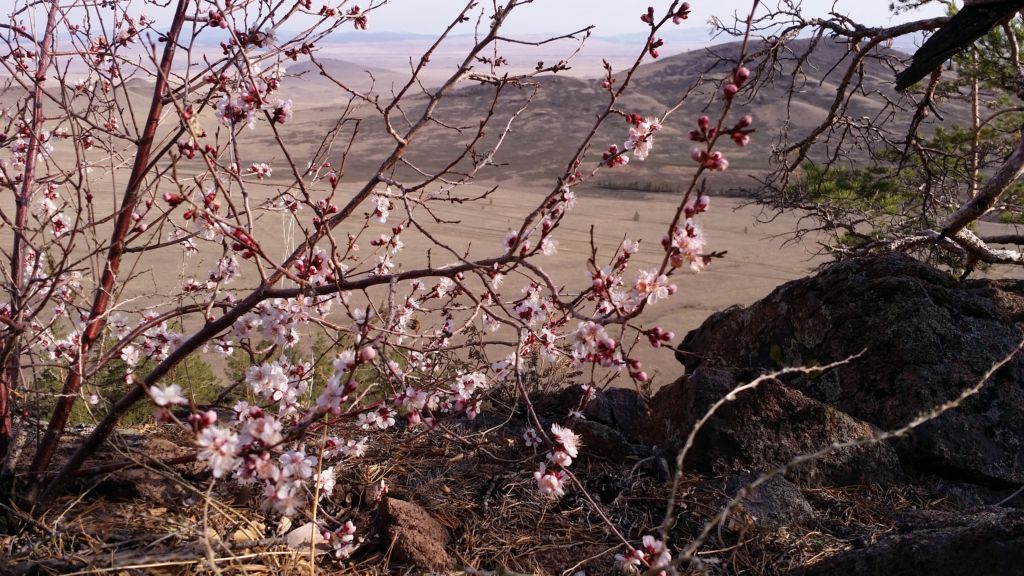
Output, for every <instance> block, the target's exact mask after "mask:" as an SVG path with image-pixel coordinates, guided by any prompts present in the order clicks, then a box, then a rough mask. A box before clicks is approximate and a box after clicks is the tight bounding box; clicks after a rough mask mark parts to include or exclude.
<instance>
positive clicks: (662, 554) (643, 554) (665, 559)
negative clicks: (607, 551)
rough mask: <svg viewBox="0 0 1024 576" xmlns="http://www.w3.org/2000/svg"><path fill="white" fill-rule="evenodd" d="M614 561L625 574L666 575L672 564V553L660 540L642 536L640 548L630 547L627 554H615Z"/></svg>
mask: <svg viewBox="0 0 1024 576" xmlns="http://www.w3.org/2000/svg"><path fill="white" fill-rule="evenodd" d="M615 561H616V562H618V563H619V567H621V568H622V571H623V572H626V573H627V574H640V573H644V574H649V573H650V574H654V575H655V576H668V573H669V572H668V570H669V568H670V566H671V564H672V553H671V552H669V551H668V547H667V546H665V543H664V542H662V541H661V540H658V539H657V538H655V537H654V536H650V535H648V536H644V537H643V546H642V547H641V548H631V549H630V550H629V553H627V554H616V555H615Z"/></svg>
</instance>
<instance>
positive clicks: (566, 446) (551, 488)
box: [526, 424, 580, 497]
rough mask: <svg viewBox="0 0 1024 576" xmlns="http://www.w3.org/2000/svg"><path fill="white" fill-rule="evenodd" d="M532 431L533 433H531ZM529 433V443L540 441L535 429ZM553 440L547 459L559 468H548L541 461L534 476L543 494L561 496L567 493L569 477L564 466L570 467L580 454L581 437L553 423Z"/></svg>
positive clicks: (527, 437)
mask: <svg viewBox="0 0 1024 576" xmlns="http://www.w3.org/2000/svg"><path fill="white" fill-rule="evenodd" d="M530 433H532V435H529V434H530ZM527 434H528V435H527V436H526V440H527V443H528V444H529V443H532V442H535V441H539V438H538V435H537V433H536V432H534V431H533V430H528V431H527ZM551 442H552V447H551V450H550V451H548V454H547V459H548V461H549V462H551V464H553V465H554V466H556V467H557V468H548V467H547V465H546V464H545V463H543V462H541V463H540V464H539V465H538V466H537V471H536V472H534V473H533V478H534V480H536V481H537V489H538V490H540V493H541V494H544V495H545V496H555V497H561V496H564V495H565V481H566V480H567V479H568V477H569V476H568V473H566V471H565V470H562V468H567V467H569V466H570V465H571V464H572V460H573V458H576V457H578V456H579V449H580V437H579V436H578V435H577V434H576V433H574V432H573V431H572V430H570V429H568V428H564V427H562V426H559V425H558V424H552V425H551Z"/></svg>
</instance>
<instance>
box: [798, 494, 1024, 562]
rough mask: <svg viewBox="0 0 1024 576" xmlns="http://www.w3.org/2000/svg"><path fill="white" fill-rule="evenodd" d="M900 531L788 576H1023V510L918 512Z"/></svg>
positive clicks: (907, 520)
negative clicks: (975, 575)
mask: <svg viewBox="0 0 1024 576" xmlns="http://www.w3.org/2000/svg"><path fill="white" fill-rule="evenodd" d="M901 528H902V529H903V530H905V532H904V533H902V534H898V535H895V536H890V537H887V538H884V539H882V540H881V541H879V542H878V543H876V544H874V545H872V546H868V547H866V548H860V549H856V550H850V551H847V552H843V553H840V554H839V555H837V556H834V557H832V558H829V559H827V560H825V561H823V562H819V563H817V564H814V565H813V566H811V567H809V568H806V569H803V570H799V571H796V572H793V573H792V575H793V576H827V575H833V574H843V575H844V576H869V575H870V576H876V575H878V574H885V575H886V576H964V575H968V574H992V575H995V574H999V575H1000V576H1021V575H1024V512H1022V511H1019V510H1014V511H1006V510H1001V511H995V512H994V511H991V510H980V511H978V513H977V514H955V513H920V514H917V515H916V517H913V518H908V519H906V521H905V523H904V525H903V526H901Z"/></svg>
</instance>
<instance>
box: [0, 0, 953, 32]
mask: <svg viewBox="0 0 1024 576" xmlns="http://www.w3.org/2000/svg"><path fill="white" fill-rule="evenodd" d="M773 1H775V0H773ZM2 2H3V0H0V3H2ZM465 4H466V0H395V1H394V2H393V3H392V4H390V5H388V6H384V7H382V8H381V9H380V10H379V11H378V12H377V15H376V16H375V17H374V18H372V19H371V21H370V29H371V30H377V31H389V32H418V33H434V32H436V31H437V30H438V29H440V28H441V27H442V26H444V25H445V24H446V23H447V22H449V21H450V20H451V18H452V16H453V15H454V14H456V13H457V12H458V11H459V10H460V9H461V8H462V7H463V6H464V5H465ZM480 4H481V5H483V6H486V5H489V4H490V2H487V1H486V0H484V1H482V2H481V3H480ZM649 4H650V5H654V6H655V7H656V8H657V7H659V6H661V7H667V6H668V4H669V3H668V2H666V1H664V0H658V1H650V0H647V1H636V0H536V2H535V3H534V4H533V5H529V6H524V7H522V8H520V9H519V10H520V12H519V13H518V14H514V15H513V18H512V20H511V21H510V22H509V28H508V30H509V31H510V32H516V33H544V32H552V31H565V30H568V29H571V28H577V27H579V28H582V27H583V26H586V25H588V24H594V25H596V26H597V27H598V33H599V34H602V35H613V34H627V33H633V32H642V31H643V23H642V22H640V14H641V13H643V12H644V10H646V8H647V6H648V5H649ZM690 5H691V6H692V11H693V15H692V16H691V18H690V20H689V22H688V23H687V24H688V25H691V26H701V25H703V24H704V23H705V22H706V21H707V20H708V18H709V17H710V16H717V17H719V18H722V19H726V18H730V17H731V16H732V14H733V13H734V12H737V11H740V12H742V13H743V14H746V12H747V11H748V10H750V6H751V2H750V1H748V0H714V1H707V0H691V2H690ZM769 5H771V4H769ZM803 8H804V11H805V14H808V15H822V16H823V15H825V14H827V13H828V12H829V11H831V10H835V11H837V12H839V13H841V14H846V15H848V16H850V17H851V18H852V19H853V20H855V21H857V22H859V23H862V24H867V25H885V24H891V23H896V22H905V21H907V20H914V19H919V18H926V17H932V16H939V15H941V14H942V13H943V8H942V5H941V4H939V3H937V2H936V3H933V4H929V5H928V6H926V7H925V8H923V9H920V10H917V11H915V12H913V13H911V14H905V15H902V16H900V17H899V18H896V19H894V18H893V17H892V16H891V13H890V12H889V0H842V1H839V2H832V1H829V0H805V2H803Z"/></svg>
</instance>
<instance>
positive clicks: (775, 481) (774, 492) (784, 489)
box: [722, 474, 815, 532]
mask: <svg viewBox="0 0 1024 576" xmlns="http://www.w3.org/2000/svg"><path fill="white" fill-rule="evenodd" d="M755 479H756V476H754V475H750V474H742V475H735V476H730V477H729V478H727V479H726V494H727V495H728V496H729V498H730V499H731V498H732V497H733V496H734V495H735V494H737V493H738V492H739V490H740V489H742V488H745V487H746V486H748V485H749V484H750V483H751V482H753V481H754V480H755ZM725 504H727V501H726V502H723V503H722V505H723V506H724V505H725ZM734 514H735V515H737V516H739V517H740V518H742V519H743V520H745V522H744V523H745V524H746V525H748V526H753V527H754V528H755V529H757V530H758V531H760V532H775V531H777V530H779V529H781V528H787V527H791V526H799V525H804V524H807V523H809V522H812V521H814V519H815V513H814V509H813V508H812V507H811V504H810V502H808V501H807V499H806V498H804V495H803V493H801V492H800V489H799V488H798V487H797V486H796V485H795V484H793V483H792V482H789V481H788V480H786V479H785V478H782V477H780V476H774V477H772V478H770V479H769V480H768V481H766V482H765V483H763V484H761V485H760V486H758V487H757V488H754V489H753V490H751V491H749V492H748V493H747V494H746V495H745V496H744V497H743V498H742V500H740V503H739V507H738V508H737V509H736V511H735V512H734Z"/></svg>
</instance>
